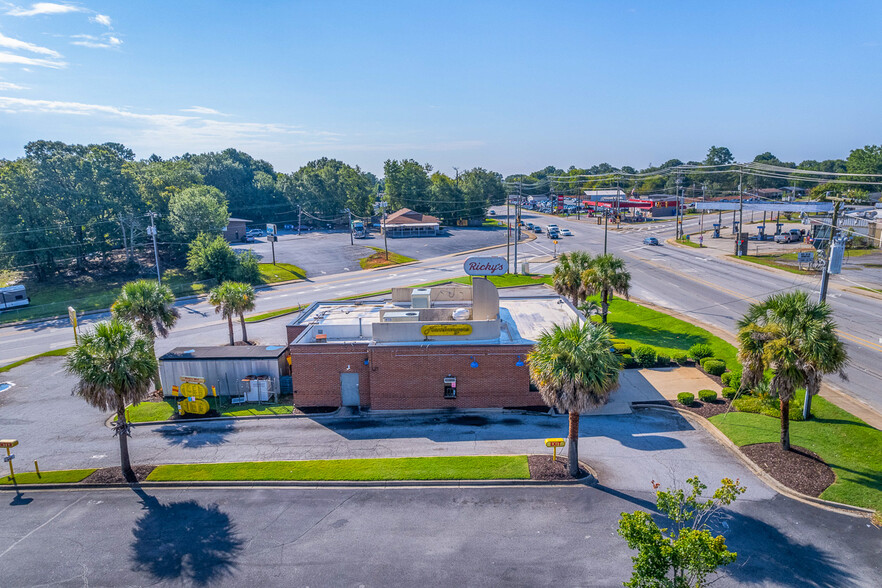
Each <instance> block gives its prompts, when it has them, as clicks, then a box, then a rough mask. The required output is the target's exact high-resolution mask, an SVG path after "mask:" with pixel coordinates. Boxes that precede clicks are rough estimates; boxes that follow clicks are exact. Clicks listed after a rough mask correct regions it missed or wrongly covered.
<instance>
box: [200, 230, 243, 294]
mask: <svg viewBox="0 0 882 588" xmlns="http://www.w3.org/2000/svg"><path fill="white" fill-rule="evenodd" d="M187 269H188V270H190V271H191V272H193V273H194V274H196V277H197V278H199V279H200V280H205V279H214V280H217V281H218V282H219V283H220V282H223V281H225V280H232V279H235V278H236V277H237V272H238V269H239V258H238V256H237V255H236V252H235V251H233V248H232V247H230V244H229V243H227V242H226V241H225V240H224V238H223V237H221V236H220V235H217V236H216V237H212V236H211V235H208V234H206V233H201V234H200V235H199V236H198V237H196V239H194V240H193V242H192V243H190V250H189V251H188V252H187Z"/></svg>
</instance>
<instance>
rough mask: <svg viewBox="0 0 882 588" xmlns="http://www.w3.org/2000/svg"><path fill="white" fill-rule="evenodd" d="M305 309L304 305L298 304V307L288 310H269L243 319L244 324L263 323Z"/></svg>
mask: <svg viewBox="0 0 882 588" xmlns="http://www.w3.org/2000/svg"><path fill="white" fill-rule="evenodd" d="M305 307H306V305H305V304H300V305H298V306H291V307H288V308H280V309H279V310H271V311H269V312H263V313H261V314H254V315H251V316H246V317H245V322H246V323H256V322H258V321H265V320H267V319H271V318H276V317H277V316H284V315H286V314H293V313H295V312H300V311H301V310H303V309H304V308H305Z"/></svg>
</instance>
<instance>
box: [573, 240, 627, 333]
mask: <svg viewBox="0 0 882 588" xmlns="http://www.w3.org/2000/svg"><path fill="white" fill-rule="evenodd" d="M582 285H583V289H584V296H583V297H587V296H590V295H594V294H600V307H601V309H602V312H601V316H602V318H603V322H604V323H605V322H606V317H607V315H608V314H609V302H610V300H612V298H613V293H616V294H619V295H620V296H624V297H625V299H627V298H628V291H629V288H630V287H631V274H630V273H628V271H627V270H626V269H625V261H624V260H623V259H621V258H619V257H616V256H615V255H613V254H611V253H608V254H606V255H598V256H597V257H595V258H593V259H592V260H591V265H590V266H589V267H588V268H587V269H586V270H584V271H583V272H582Z"/></svg>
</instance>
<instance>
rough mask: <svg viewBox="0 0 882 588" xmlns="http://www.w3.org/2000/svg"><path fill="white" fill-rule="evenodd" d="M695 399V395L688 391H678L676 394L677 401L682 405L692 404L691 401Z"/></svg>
mask: <svg viewBox="0 0 882 588" xmlns="http://www.w3.org/2000/svg"><path fill="white" fill-rule="evenodd" d="M694 401H695V396H694V395H693V394H690V393H689V392H680V393H679V394H677V402H679V403H680V404H682V405H683V406H692V403H693V402H694Z"/></svg>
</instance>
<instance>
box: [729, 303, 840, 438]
mask: <svg viewBox="0 0 882 588" xmlns="http://www.w3.org/2000/svg"><path fill="white" fill-rule="evenodd" d="M832 317H833V309H832V308H830V306H829V305H828V304H827V303H826V302H815V301H813V300H811V299H810V298H809V295H808V293H807V292H804V291H802V290H796V291H794V292H784V293H781V294H775V295H772V296H770V297H768V298H766V299H765V300H763V301H761V302H758V303H756V304H751V305H750V307H749V308H748V310H747V313H746V314H745V315H744V316H743V317H742V318H741V319H739V320H738V322H737V323H736V326H737V327H738V339H739V344H740V346H741V350H740V352H739V353H740V356H741V358H742V360H745V363H744V371H743V375H742V379H743V380H746V381H748V382H759V381H762V378H763V376H762V373H763V371H764V370H765V369H767V368H771V369H772V370H774V375H773V376H772V381H771V382H770V390H771V392H772V394H774V395H776V396H777V397H778V399H779V401H780V408H781V447H782V448H783V449H784V450H787V451H789V450H790V400H791V399H792V398H793V394H794V392H796V390H797V388H800V387H804V388H805V389H806V391H807V392H808V394H809V396H813V395H815V394H817V393H818V392H819V391H820V389H821V380H822V378H823V376H824V375H825V374H831V373H836V372H839V374H840V376H841V377H843V378H844V377H845V374H844V372H843V370H844V369H845V366H846V365H847V364H848V354H847V353H846V351H845V345H844V344H843V343H842V341H840V340H839V337H838V336H837V335H836V323H835V322H833V318H832Z"/></svg>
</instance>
